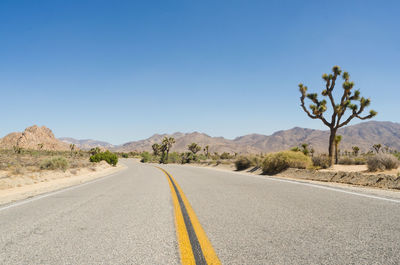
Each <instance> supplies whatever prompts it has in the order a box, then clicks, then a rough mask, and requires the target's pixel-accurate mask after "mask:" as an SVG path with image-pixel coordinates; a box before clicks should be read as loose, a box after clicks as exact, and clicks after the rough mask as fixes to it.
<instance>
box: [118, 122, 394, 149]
mask: <svg viewBox="0 0 400 265" xmlns="http://www.w3.org/2000/svg"><path fill="white" fill-rule="evenodd" d="M338 134H340V135H342V136H343V140H342V142H341V144H340V149H342V150H349V151H351V148H352V146H358V147H359V148H360V149H361V150H362V151H368V150H371V147H372V145H373V144H376V143H380V144H382V145H386V146H389V147H391V148H393V149H396V150H400V124H399V123H393V122H378V121H369V122H364V123H360V124H357V125H351V126H347V127H345V128H342V129H340V130H339V132H338ZM165 136H171V137H174V138H175V140H176V143H175V144H174V146H173V148H172V151H179V152H182V151H187V146H188V145H189V144H190V143H193V142H195V143H197V144H199V145H201V146H202V147H204V146H205V145H209V146H210V152H219V153H221V152H230V153H233V152H238V153H267V152H276V151H281V150H287V149H290V148H292V147H294V146H298V145H300V144H302V143H308V144H310V145H311V146H312V147H313V148H314V149H315V150H316V152H318V153H326V152H327V149H328V138H329V131H324V130H313V129H307V128H300V127H295V128H293V129H290V130H283V131H278V132H275V133H274V134H272V135H262V134H249V135H244V136H240V137H237V138H235V139H234V140H229V139H225V138H223V137H211V136H209V135H207V134H204V133H199V132H193V133H180V132H178V133H174V134H172V135H168V134H155V135H153V136H152V137H150V138H148V139H145V140H140V141H134V142H129V143H126V144H123V145H121V146H116V147H114V150H117V151H123V152H129V151H151V146H152V145H153V144H154V143H160V142H161V141H162V139H163V138H164V137H165Z"/></svg>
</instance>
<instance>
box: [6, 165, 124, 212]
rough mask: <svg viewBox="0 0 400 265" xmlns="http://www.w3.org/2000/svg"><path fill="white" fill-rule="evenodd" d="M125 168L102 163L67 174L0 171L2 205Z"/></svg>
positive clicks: (68, 171) (52, 171)
mask: <svg viewBox="0 0 400 265" xmlns="http://www.w3.org/2000/svg"><path fill="white" fill-rule="evenodd" d="M124 168H126V166H124V165H122V164H118V165H117V166H116V167H112V166H110V165H108V164H107V163H106V162H104V161H102V162H100V163H98V164H95V165H93V166H92V167H85V168H80V169H69V170H67V171H65V172H63V171H61V170H45V171H40V172H30V173H24V174H21V175H17V176H9V175H8V172H6V171H0V205H1V204H6V203H10V202H14V201H18V200H22V199H25V198H28V197H32V196H35V195H39V194H42V193H46V192H50V191H55V190H58V189H62V188H66V187H69V186H73V185H78V184H81V183H84V182H87V181H91V180H93V179H96V178H100V177H103V176H107V175H110V174H113V173H116V172H118V171H120V170H123V169H124Z"/></svg>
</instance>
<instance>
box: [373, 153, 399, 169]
mask: <svg viewBox="0 0 400 265" xmlns="http://www.w3.org/2000/svg"><path fill="white" fill-rule="evenodd" d="M367 166H368V170H369V171H372V172H374V171H379V170H381V171H383V170H391V169H395V168H398V167H399V160H398V159H397V158H396V157H395V156H393V155H390V154H383V153H379V154H376V155H374V156H372V157H370V158H368V161H367Z"/></svg>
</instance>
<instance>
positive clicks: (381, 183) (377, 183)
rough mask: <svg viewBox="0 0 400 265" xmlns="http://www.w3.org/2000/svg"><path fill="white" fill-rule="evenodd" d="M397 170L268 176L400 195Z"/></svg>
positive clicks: (304, 171)
mask: <svg viewBox="0 0 400 265" xmlns="http://www.w3.org/2000/svg"><path fill="white" fill-rule="evenodd" d="M188 166H197V167H203V168H210V169H215V170H222V171H231V172H232V171H233V172H237V173H241V174H248V175H262V171H261V169H259V168H251V169H247V170H243V171H236V170H235V167H234V165H222V164H221V165H205V164H190V165H188ZM397 172H399V169H397V170H391V171H385V172H377V173H370V172H367V167H366V166H365V165H361V166H359V165H356V166H353V165H349V166H347V165H337V166H334V167H333V168H330V169H324V170H309V169H293V168H290V169H287V170H285V171H284V172H282V173H279V174H277V175H273V176H268V177H274V178H283V179H291V180H296V181H303V182H314V183H317V182H318V183H320V184H324V185H328V186H335V187H347V188H351V189H357V188H358V189H364V190H365V189H368V190H369V191H370V192H372V193H376V194H380V192H379V190H381V191H383V190H385V191H390V192H391V193H392V192H394V193H396V194H399V195H400V177H398V176H397ZM381 193H382V192H381ZM396 197H397V196H396ZM399 197H400V196H399Z"/></svg>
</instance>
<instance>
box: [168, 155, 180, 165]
mask: <svg viewBox="0 0 400 265" xmlns="http://www.w3.org/2000/svg"><path fill="white" fill-rule="evenodd" d="M168 163H173V164H180V163H182V159H181V155H180V154H179V153H177V152H172V153H170V154H169V155H168Z"/></svg>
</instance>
